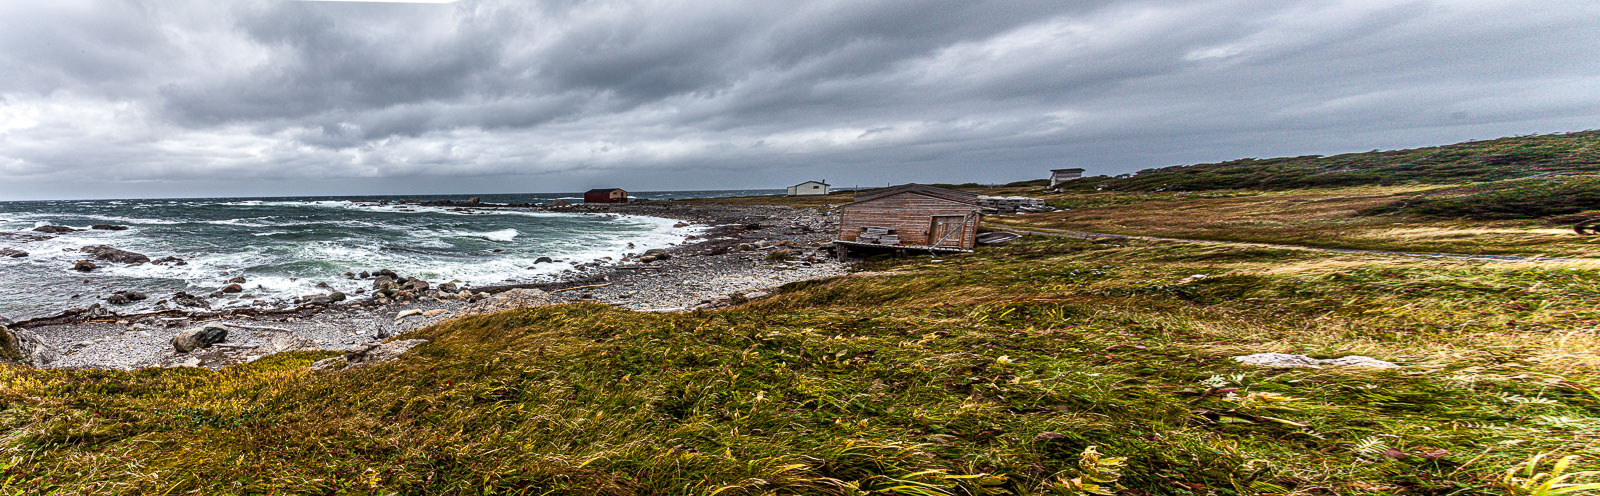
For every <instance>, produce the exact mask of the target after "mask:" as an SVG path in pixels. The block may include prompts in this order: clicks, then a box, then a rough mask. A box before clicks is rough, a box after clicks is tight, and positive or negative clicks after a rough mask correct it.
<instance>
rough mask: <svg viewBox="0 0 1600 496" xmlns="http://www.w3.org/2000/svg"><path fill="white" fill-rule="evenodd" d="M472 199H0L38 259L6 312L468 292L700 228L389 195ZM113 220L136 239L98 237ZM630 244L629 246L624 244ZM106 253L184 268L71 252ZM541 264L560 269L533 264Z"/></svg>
mask: <svg viewBox="0 0 1600 496" xmlns="http://www.w3.org/2000/svg"><path fill="white" fill-rule="evenodd" d="M772 193H781V191H775V190H740V191H669V192H644V193H634V195H635V196H636V197H639V198H649V199H668V198H696V197H701V198H703V197H720V196H741V195H752V194H772ZM479 196H482V197H483V201H484V202H486V203H510V202H526V203H543V202H548V201H551V200H555V199H558V198H561V199H566V200H568V201H573V202H575V203H576V200H579V199H580V198H578V197H577V196H578V195H574V194H524V195H479ZM467 198H468V196H467V195H436V196H404V197H375V196H363V197H315V198H209V199H170V200H84V201H32V202H0V248H11V249H15V250H22V251H26V252H28V253H29V256H27V257H23V258H9V257H0V316H3V317H5V318H9V319H12V320H22V319H28V318H34V317H42V316H47V315H53V314H56V313H59V312H60V311H61V310H63V309H65V308H68V307H74V306H87V305H89V304H91V303H95V302H101V303H102V304H104V302H103V300H104V299H105V297H106V296H109V295H110V294H111V293H113V292H116V291H121V290H135V291H140V292H144V293H147V294H149V295H150V297H151V298H150V299H149V300H146V301H143V302H138V303H135V304H132V305H127V306H123V307H117V308H116V311H118V312H120V313H131V312H135V311H140V310H145V309H149V308H150V307H152V306H153V305H154V304H155V302H156V301H158V300H160V299H163V298H165V297H167V296H170V295H171V294H172V293H174V292H176V291H187V292H189V293H193V294H197V295H205V294H209V293H211V292H213V291H216V290H217V289H219V288H221V287H223V286H226V285H227V282H226V281H227V280H228V279H230V278H233V277H236V276H244V277H245V279H246V280H247V283H246V284H245V285H244V286H245V292H246V293H248V294H250V295H252V296H253V297H255V298H257V299H262V300H273V299H279V300H288V299H292V298H294V297H298V296H304V295H310V294H324V293H327V292H328V291H329V290H328V289H325V288H321V287H318V283H326V284H327V285H329V286H331V287H332V289H335V290H341V291H345V292H352V291H354V290H355V289H357V288H363V287H367V286H370V284H371V283H370V281H352V280H348V279H346V278H345V277H344V275H343V274H344V273H346V272H357V273H359V272H362V271H375V270H377V269H385V268H387V269H393V270H395V271H396V272H399V273H401V274H403V275H407V276H416V277H421V278H423V279H425V280H427V281H430V282H433V283H435V284H437V283H441V282H449V281H459V283H463V284H465V285H468V286H477V287H483V286H489V285H498V284H514V283H527V282H540V281H546V280H550V279H553V278H555V277H556V276H557V275H558V274H559V273H561V272H563V271H565V270H567V269H571V268H573V267H574V266H576V265H579V264H585V263H589V262H595V261H601V260H602V258H603V257H613V258H616V257H618V255H621V254H626V253H640V252H643V251H644V250H647V249H651V248H661V247H666V246H670V245H672V244H676V243H681V242H683V240H684V238H685V237H687V236H689V235H691V234H693V233H694V232H695V229H696V228H695V227H681V228H680V227H673V226H674V225H675V224H676V223H677V222H676V221H674V220H669V219H661V218H654V217H642V216H628V215H609V214H577V213H555V212H540V211H529V210H510V209H506V210H496V209H470V210H468V211H459V210H458V209H455V208H450V207H423V206H417V205H410V204H389V205H384V204H382V203H380V202H382V201H384V200H390V201H397V200H422V201H430V200H458V201H460V200H466V199H467ZM96 224H110V225H118V226H127V227H128V229H127V230H122V231H107V230H92V229H89V227H90V226H92V225H96ZM45 225H60V226H67V227H72V228H76V229H83V230H82V231H79V232H73V233H67V234H61V235H56V236H55V237H52V238H50V239H44V240H36V239H32V238H33V236H32V235H41V234H43V233H37V232H34V231H33V229H34V228H35V227H39V226H45ZM629 243H632V245H633V247H632V248H629ZM93 245H109V246H112V247H115V248H120V249H124V250H129V251H133V252H138V253H142V254H145V255H148V256H149V257H150V258H152V259H154V258H160V257H166V256H176V257H178V258H182V259H183V260H185V261H186V262H187V265H182V266H174V265H156V264H149V263H147V264H142V265H135V266H129V265H123V264H116V263H109V262H97V263H98V264H99V265H100V266H101V268H100V269H98V270H95V271H93V272H89V273H82V272H76V271H73V270H72V266H73V264H74V263H75V262H76V261H77V260H81V259H85V258H87V257H86V256H85V255H84V254H83V253H79V252H78V251H76V250H77V249H79V248H82V247H85V246H93ZM539 257H550V258H552V259H555V260H558V262H557V263H544V264H535V263H534V262H535V261H536V260H537V259H538V258H539ZM249 304H250V301H249V300H246V299H235V298H227V299H218V300H213V307H214V308H217V307H224V308H225V307H229V306H245V305H249Z"/></svg>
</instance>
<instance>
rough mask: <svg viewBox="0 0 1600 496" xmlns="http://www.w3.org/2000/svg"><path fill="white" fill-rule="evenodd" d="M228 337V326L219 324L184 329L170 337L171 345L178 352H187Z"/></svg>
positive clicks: (219, 341)
mask: <svg viewBox="0 0 1600 496" xmlns="http://www.w3.org/2000/svg"><path fill="white" fill-rule="evenodd" d="M226 339H228V328H227V327H223V326H222V325H221V324H206V325H204V326H200V327H194V328H190V329H186V330H184V331H183V332H180V333H178V335H177V336H173V337H172V347H173V349H176V350H178V353H188V352H191V351H194V350H198V349H200V348H205V347H208V346H211V345H213V344H217V343H221V342H222V341H223V340H226Z"/></svg>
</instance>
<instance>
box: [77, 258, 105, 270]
mask: <svg viewBox="0 0 1600 496" xmlns="http://www.w3.org/2000/svg"><path fill="white" fill-rule="evenodd" d="M98 268H100V266H99V265H95V264H94V262H90V261H88V260H79V261H78V263H76V264H73V265H72V270H76V271H78V272H89V271H92V270H94V269H98Z"/></svg>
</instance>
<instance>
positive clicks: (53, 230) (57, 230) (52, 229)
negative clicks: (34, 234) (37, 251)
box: [33, 226, 78, 234]
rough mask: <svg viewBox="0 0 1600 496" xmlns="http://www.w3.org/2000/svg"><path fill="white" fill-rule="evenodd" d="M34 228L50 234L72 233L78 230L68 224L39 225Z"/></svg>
mask: <svg viewBox="0 0 1600 496" xmlns="http://www.w3.org/2000/svg"><path fill="white" fill-rule="evenodd" d="M33 230H35V231H38V232H42V233H50V234H65V233H70V232H78V230H77V229H73V228H70V227H67V226H39V227H35V228H33Z"/></svg>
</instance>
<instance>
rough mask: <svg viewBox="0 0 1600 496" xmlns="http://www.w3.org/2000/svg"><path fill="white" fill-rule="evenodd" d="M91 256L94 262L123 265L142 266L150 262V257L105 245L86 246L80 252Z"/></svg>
mask: <svg viewBox="0 0 1600 496" xmlns="http://www.w3.org/2000/svg"><path fill="white" fill-rule="evenodd" d="M79 251H82V252H84V253H88V254H89V255H91V256H93V257H94V258H95V260H103V261H106V262H116V263H125V264H142V263H148V262H150V257H147V256H144V255H142V254H138V253H134V252H131V251H128V250H120V249H116V248H112V247H109V246H106V245H97V246H86V247H84V248H83V249H82V250H79Z"/></svg>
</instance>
